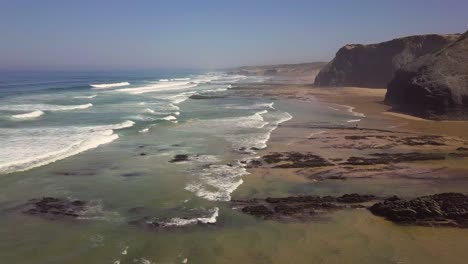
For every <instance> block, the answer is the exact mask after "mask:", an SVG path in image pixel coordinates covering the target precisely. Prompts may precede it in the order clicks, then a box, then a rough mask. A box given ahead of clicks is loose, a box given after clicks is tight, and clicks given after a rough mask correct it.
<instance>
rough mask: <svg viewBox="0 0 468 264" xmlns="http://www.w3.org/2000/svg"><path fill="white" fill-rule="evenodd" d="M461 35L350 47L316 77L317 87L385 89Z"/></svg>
mask: <svg viewBox="0 0 468 264" xmlns="http://www.w3.org/2000/svg"><path fill="white" fill-rule="evenodd" d="M458 36H459V35H456V34H455V35H419V36H410V37H404V38H398V39H394V40H390V41H386V42H382V43H378V44H370V45H361V44H350V45H346V46H344V47H342V48H341V49H340V50H338V52H337V53H336V56H335V58H334V59H333V60H332V61H331V62H330V63H328V64H327V65H326V66H325V67H323V69H322V70H321V71H320V73H319V74H318V75H317V77H316V78H315V85H316V86H357V87H370V88H385V87H386V86H387V84H388V82H389V81H390V80H391V79H392V77H393V74H394V72H395V71H396V70H398V69H400V68H402V67H403V66H405V65H406V64H408V63H410V62H412V61H414V60H415V59H416V58H418V57H420V56H422V55H425V54H428V53H431V52H434V51H437V50H440V49H441V48H442V47H444V46H445V45H447V44H449V43H451V42H453V41H455V40H456V39H457V38H458Z"/></svg>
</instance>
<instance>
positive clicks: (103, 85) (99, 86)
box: [89, 82, 130, 89]
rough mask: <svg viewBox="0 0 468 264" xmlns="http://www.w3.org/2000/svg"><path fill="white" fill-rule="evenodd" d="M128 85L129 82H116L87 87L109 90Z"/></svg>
mask: <svg viewBox="0 0 468 264" xmlns="http://www.w3.org/2000/svg"><path fill="white" fill-rule="evenodd" d="M127 85H130V83H129V82H118V83H102V84H90V85H89V86H91V87H93V88H96V89H109V88H115V87H122V86H127Z"/></svg>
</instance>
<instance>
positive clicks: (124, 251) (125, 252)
mask: <svg viewBox="0 0 468 264" xmlns="http://www.w3.org/2000/svg"><path fill="white" fill-rule="evenodd" d="M127 253H128V246H126V247H125V248H124V250H122V252H121V253H120V254H122V255H127Z"/></svg>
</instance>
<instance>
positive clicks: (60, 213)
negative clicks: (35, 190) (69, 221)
mask: <svg viewBox="0 0 468 264" xmlns="http://www.w3.org/2000/svg"><path fill="white" fill-rule="evenodd" d="M86 206H87V203H86V202H85V201H81V200H68V199H59V198H54V197H44V198H42V199H32V200H30V204H29V205H28V207H29V209H27V210H25V211H23V213H25V214H29V215H38V216H42V217H45V218H48V219H52V220H55V219H60V218H64V217H72V218H76V217H78V216H80V215H81V214H82V213H83V212H84V210H85V209H86Z"/></svg>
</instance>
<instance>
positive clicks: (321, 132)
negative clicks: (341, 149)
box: [309, 130, 327, 137]
mask: <svg viewBox="0 0 468 264" xmlns="http://www.w3.org/2000/svg"><path fill="white" fill-rule="evenodd" d="M325 132H327V131H325V130H322V131H317V132H312V133H310V134H309V137H313V136H317V135H320V134H323V133H325Z"/></svg>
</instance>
